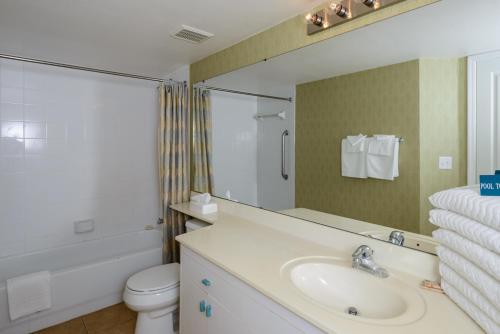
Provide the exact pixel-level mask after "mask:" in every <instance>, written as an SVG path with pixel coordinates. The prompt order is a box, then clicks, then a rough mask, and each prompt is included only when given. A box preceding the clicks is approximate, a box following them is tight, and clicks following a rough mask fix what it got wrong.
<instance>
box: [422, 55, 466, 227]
mask: <svg viewBox="0 0 500 334" xmlns="http://www.w3.org/2000/svg"><path fill="white" fill-rule="evenodd" d="M439 155H449V156H452V157H453V165H454V166H453V167H454V168H453V169H452V170H439V169H438V168H437V166H438V159H439ZM466 184H467V60H466V59H465V58H461V59H422V60H420V220H421V221H420V232H421V233H422V234H430V233H431V232H432V231H433V230H434V229H435V227H434V226H433V225H431V224H430V223H429V221H428V220H429V210H430V209H431V208H432V206H431V204H430V203H429V200H428V197H429V196H430V195H432V194H433V193H435V192H437V191H440V190H444V189H448V188H453V187H458V186H463V185H466Z"/></svg>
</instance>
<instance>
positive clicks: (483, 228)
mask: <svg viewBox="0 0 500 334" xmlns="http://www.w3.org/2000/svg"><path fill="white" fill-rule="evenodd" d="M429 221H430V222H431V223H432V224H434V225H436V226H439V227H442V228H444V229H447V230H452V231H454V232H457V233H458V234H460V235H461V236H463V237H465V238H467V239H469V240H472V241H474V242H476V243H477V244H479V245H480V246H483V247H486V248H488V249H489V250H491V251H493V252H495V253H497V254H500V232H499V231H497V230H495V229H492V228H490V227H488V226H487V225H484V224H481V223H479V222H477V221H475V220H472V219H470V218H467V217H464V216H461V215H459V214H456V213H454V212H451V211H446V210H441V209H434V210H431V212H430V219H429Z"/></svg>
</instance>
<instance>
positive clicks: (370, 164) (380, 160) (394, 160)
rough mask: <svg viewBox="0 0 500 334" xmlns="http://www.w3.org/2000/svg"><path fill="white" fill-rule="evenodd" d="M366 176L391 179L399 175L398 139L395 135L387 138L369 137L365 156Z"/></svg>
mask: <svg viewBox="0 0 500 334" xmlns="http://www.w3.org/2000/svg"><path fill="white" fill-rule="evenodd" d="M366 174H367V175H368V177H372V178H375V179H382V180H390V181H393V180H394V178H395V177H398V176H399V141H398V140H397V138H396V137H395V136H390V137H389V138H388V139H375V138H374V139H371V140H370V141H369V142H368V154H367V157H366Z"/></svg>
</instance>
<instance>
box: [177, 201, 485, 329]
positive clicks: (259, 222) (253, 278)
mask: <svg viewBox="0 0 500 334" xmlns="http://www.w3.org/2000/svg"><path fill="white" fill-rule="evenodd" d="M231 205H232V206H233V208H236V209H230V208H229V209H228V210H224V207H223V206H222V210H221V205H219V212H218V213H217V214H216V215H211V216H210V217H205V216H203V215H197V214H196V213H193V212H190V211H189V210H188V207H187V206H186V204H180V205H174V206H172V208H173V209H176V210H178V211H182V212H184V213H186V214H189V215H190V216H193V217H196V218H199V219H201V220H205V221H209V222H211V223H213V225H212V226H210V227H207V228H203V229H200V230H197V231H194V232H191V233H188V234H183V235H180V236H178V237H177V238H176V239H177V241H179V242H180V243H181V244H183V245H184V246H186V247H188V248H189V249H191V250H193V251H194V252H196V253H198V254H199V255H201V256H203V257H204V258H206V259H207V260H208V261H210V262H212V263H214V264H215V265H217V266H219V267H221V268H222V269H224V270H226V271H227V272H229V273H230V274H232V275H233V276H235V277H237V278H239V279H240V280H242V281H243V282H245V283H247V284H248V285H250V286H252V287H253V288H255V289H256V290H258V291H259V292H261V293H262V294H264V295H265V296H267V297H268V298H270V299H272V300H274V301H275V302H277V303H279V304H280V305H282V306H284V307H285V308H287V309H289V310H290V311H291V312H293V313H295V314H297V315H298V316H300V317H302V318H303V319H305V320H307V321H308V322H310V323H312V324H313V325H315V326H316V327H318V328H319V329H321V330H323V331H325V332H327V333H335V334H360V333H370V334H382V333H383V334H392V333H394V334H396V333H398V334H400V333H405V334H412V333H415V334H416V333H454V334H460V333H463V334H474V333H483V332H482V331H481V329H480V328H479V327H478V326H477V325H476V324H475V323H474V322H473V321H472V320H471V319H470V318H469V317H468V316H467V315H466V314H465V313H464V312H463V311H461V310H460V309H459V308H458V307H457V306H456V305H455V304H454V303H453V302H451V300H450V299H448V297H446V296H445V295H443V294H439V293H436V292H431V291H427V290H423V289H421V288H420V287H419V284H420V283H421V281H422V279H426V278H431V279H432V277H429V276H427V277H426V276H425V275H430V274H429V273H430V271H429V270H430V269H423V270H422V273H424V272H425V273H426V274H423V275H422V276H420V277H419V276H418V275H414V274H410V273H409V272H408V271H406V272H403V271H398V270H396V269H394V267H391V266H387V263H390V262H391V261H389V257H390V256H400V257H403V258H404V260H407V261H406V262H407V265H408V266H409V267H410V266H415V263H419V262H421V263H422V266H423V267H424V266H425V267H426V268H427V267H429V263H431V262H432V263H433V262H436V260H435V259H434V257H432V256H431V255H429V254H424V253H420V252H416V251H411V250H407V249H403V248H401V247H398V248H396V247H391V246H390V245H386V244H385V243H382V242H379V241H372V240H370V239H367V238H364V237H361V236H358V235H354V234H351V233H348V232H344V231H339V230H336V229H331V228H327V227H324V226H320V225H316V224H311V223H309V222H305V221H300V220H297V219H294V218H289V217H284V216H282V215H279V214H272V213H267V212H265V213H260V212H258V211H255V210H257V209H249V208H243V207H241V208H240V207H237V206H236V205H235V204H231ZM259 211H262V210H259ZM273 215H278V216H273ZM279 216H281V217H279ZM283 217H284V218H283ZM272 220H275V222H274V221H272ZM287 220H293V223H291V224H290V223H287ZM304 224H305V225H304ZM274 226H276V227H274ZM280 226H281V227H280ZM283 226H285V227H286V229H288V231H289V233H288V232H286V231H283V228H282V227H283ZM280 229H281V230H280ZM308 230H311V231H312V232H311V235H312V234H313V233H317V232H318V231H319V232H320V234H321V235H322V236H325V235H327V237H328V238H329V240H330V241H331V243H332V247H326V246H325V245H324V242H318V243H317V242H314V241H312V240H311V238H310V237H307V236H306V235H305V234H304V231H308ZM313 230H314V232H313ZM295 232H297V233H295ZM294 234H295V235H294ZM301 235H304V237H301ZM337 238H338V239H337ZM360 238H361V239H360ZM350 239H352V242H353V243H352V244H349V242H350V241H349V240H350ZM337 240H338V242H336V241H337ZM346 240H347V241H346ZM365 241H366V242H365ZM361 242H363V243H365V244H368V245H370V246H371V247H372V248H374V249H375V250H376V254H375V259H376V260H377V259H379V260H380V261H381V264H382V265H386V267H387V268H388V270H389V272H390V274H391V275H393V276H394V277H396V278H398V279H400V280H403V281H404V282H405V283H406V284H407V285H410V286H412V287H415V289H418V292H419V294H420V295H421V296H422V298H423V300H424V302H425V305H426V306H425V307H426V311H425V314H424V315H423V316H422V317H421V318H420V319H418V320H416V321H415V322H412V323H410V324H405V325H391V326H387V325H374V324H370V323H365V322H362V321H358V320H353V319H352V318H349V317H348V316H344V315H341V314H338V313H334V312H331V311H328V310H327V309H325V308H323V307H322V306H320V305H318V304H316V303H313V302H312V301H310V300H308V299H306V298H305V297H304V296H303V295H302V294H301V293H300V292H299V291H298V290H297V289H295V288H294V287H293V286H291V285H290V284H289V283H290V282H289V281H287V280H289V278H288V277H285V276H282V274H281V268H282V267H283V266H284V265H285V264H286V263H287V262H289V261H291V260H294V259H297V258H302V257H310V256H330V257H342V258H346V256H349V255H347V254H348V253H347V252H348V251H349V252H350V251H351V249H352V246H353V245H360V244H361ZM337 244H339V245H340V246H339V245H337ZM346 244H347V245H348V246H349V247H347V249H345V250H344V249H343V248H346V247H345V246H344V245H346ZM384 253H385V254H384ZM387 253H391V254H392V255H391V254H389V255H388V254H387ZM381 254H382V255H381ZM377 255H378V256H379V257H378V258H377ZM384 261H386V263H384ZM403 263H404V261H403ZM436 263H437V262H436ZM432 266H434V265H432ZM405 269H406V268H405ZM412 270H413V272H415V270H414V269H412ZM432 270H434V271H435V268H434V269H432ZM434 278H435V277H434Z"/></svg>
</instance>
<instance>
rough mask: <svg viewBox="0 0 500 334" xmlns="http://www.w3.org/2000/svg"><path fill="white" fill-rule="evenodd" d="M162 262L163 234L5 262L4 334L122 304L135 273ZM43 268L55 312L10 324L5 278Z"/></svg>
mask: <svg viewBox="0 0 500 334" xmlns="http://www.w3.org/2000/svg"><path fill="white" fill-rule="evenodd" d="M161 261H162V242H161V232H160V231H158V230H147V231H139V232H132V233H126V234H122V235H118V236H113V237H106V238H102V239H99V240H93V241H87V242H81V243H78V244H74V245H71V246H65V247H61V248H57V249H51V250H47V251H42V252H36V253H31V254H24V255H20V256H13V257H8V258H5V259H0V334H11V333H12V334H20V333H30V332H33V331H36V330H40V329H42V328H45V327H49V326H52V325H54V324H57V323H60V322H63V321H66V320H69V319H72V318H75V317H78V316H80V315H83V314H87V313H90V312H93V311H96V310H98V309H101V308H103V307H107V306H110V305H113V304H116V303H118V302H120V301H121V296H122V292H123V288H124V286H125V282H126V280H127V279H128V278H129V277H130V276H131V275H132V274H134V273H135V272H137V271H140V270H142V269H145V268H148V267H151V266H155V265H158V264H161ZM41 270H49V271H50V272H51V275H52V279H51V282H52V308H51V309H50V310H46V311H42V312H39V313H36V314H33V315H30V316H27V317H25V318H21V319H18V320H16V321H10V318H9V309H8V303H7V291H6V287H5V280H6V279H7V278H11V277H16V276H19V275H23V274H28V273H32V272H37V271H41Z"/></svg>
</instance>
